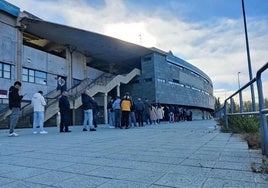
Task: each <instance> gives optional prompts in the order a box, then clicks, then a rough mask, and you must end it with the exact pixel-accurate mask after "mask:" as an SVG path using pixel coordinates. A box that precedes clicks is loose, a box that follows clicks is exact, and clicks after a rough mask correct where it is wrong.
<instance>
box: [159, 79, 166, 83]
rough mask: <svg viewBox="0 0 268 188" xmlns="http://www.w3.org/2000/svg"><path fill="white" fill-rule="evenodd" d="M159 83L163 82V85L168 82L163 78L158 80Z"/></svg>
mask: <svg viewBox="0 0 268 188" xmlns="http://www.w3.org/2000/svg"><path fill="white" fill-rule="evenodd" d="M157 81H158V82H161V83H166V80H165V79H163V78H157Z"/></svg>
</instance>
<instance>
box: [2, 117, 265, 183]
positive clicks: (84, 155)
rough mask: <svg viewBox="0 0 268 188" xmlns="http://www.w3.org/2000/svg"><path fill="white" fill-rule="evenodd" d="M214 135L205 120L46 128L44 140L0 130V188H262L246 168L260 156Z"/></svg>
mask: <svg viewBox="0 0 268 188" xmlns="http://www.w3.org/2000/svg"><path fill="white" fill-rule="evenodd" d="M215 127H216V129H215ZM218 129H219V128H218V127H217V126H216V122H215V121H213V120H204V121H192V122H183V123H175V124H168V123H162V124H161V125H157V126H146V127H142V128H133V129H128V130H118V129H109V128H108V126H107V125H101V126H99V128H98V131H96V132H82V131H81V126H75V127H71V130H72V131H73V132H72V133H58V129H57V128H47V129H46V130H47V131H48V132H49V134H48V135H40V134H37V135H33V134H32V130H31V129H21V130H17V132H18V133H19V134H20V136H19V137H12V138H9V137H7V130H1V131H0V187H1V188H3V187H7V188H10V187H14V188H24V187H27V188H28V187H31V188H41V187H42V188H47V187H63V188H84V187H85V188H86V187H98V188H112V187H115V188H119V187H131V188H132V187H137V188H143V187H150V188H160V187H183V188H185V187H187V188H188V187H202V188H206V187H212V188H215V187H232V188H233V187H249V188H253V187H256V188H261V187H263V188H264V187H265V188H267V187H268V176H267V175H264V174H259V173H253V172H251V167H250V166H251V163H252V162H259V163H260V162H261V157H262V156H261V154H260V152H259V151H249V150H248V148H247V144H246V142H244V141H242V140H240V139H239V137H237V136H234V135H231V134H228V133H220V132H219V130H218Z"/></svg>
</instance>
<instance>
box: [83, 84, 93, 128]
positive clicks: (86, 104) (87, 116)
mask: <svg viewBox="0 0 268 188" xmlns="http://www.w3.org/2000/svg"><path fill="white" fill-rule="evenodd" d="M81 97H82V107H83V110H84V122H83V131H87V125H88V124H89V131H96V129H94V127H93V108H94V106H93V105H94V104H93V103H94V101H93V99H92V97H91V96H90V95H89V90H87V89H86V90H85V91H84V93H82V95H81Z"/></svg>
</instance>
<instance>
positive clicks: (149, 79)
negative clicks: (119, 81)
mask: <svg viewBox="0 0 268 188" xmlns="http://www.w3.org/2000/svg"><path fill="white" fill-rule="evenodd" d="M152 80H153V79H152V78H144V82H151V81H152Z"/></svg>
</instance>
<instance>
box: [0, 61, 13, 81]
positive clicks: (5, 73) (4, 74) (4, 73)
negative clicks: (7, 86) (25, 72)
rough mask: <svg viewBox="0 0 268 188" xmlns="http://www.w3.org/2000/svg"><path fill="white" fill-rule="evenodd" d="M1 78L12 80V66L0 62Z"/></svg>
mask: <svg viewBox="0 0 268 188" xmlns="http://www.w3.org/2000/svg"><path fill="white" fill-rule="evenodd" d="M0 78H11V65H9V64H6V63H2V62H0Z"/></svg>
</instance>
